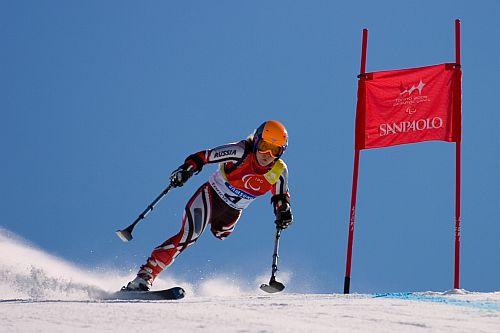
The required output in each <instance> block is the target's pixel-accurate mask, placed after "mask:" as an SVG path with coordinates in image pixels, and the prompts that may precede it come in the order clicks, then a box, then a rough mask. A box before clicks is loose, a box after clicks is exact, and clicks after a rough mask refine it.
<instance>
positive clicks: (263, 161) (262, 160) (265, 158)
mask: <svg viewBox="0 0 500 333" xmlns="http://www.w3.org/2000/svg"><path fill="white" fill-rule="evenodd" d="M255 156H256V157H257V162H259V164H260V165H261V166H268V165H269V164H271V163H273V161H274V159H275V158H274V157H273V156H272V155H271V154H270V153H268V152H267V153H261V152H260V151H258V150H257V152H256V153H255Z"/></svg>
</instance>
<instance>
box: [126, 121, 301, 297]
mask: <svg viewBox="0 0 500 333" xmlns="http://www.w3.org/2000/svg"><path fill="white" fill-rule="evenodd" d="M287 146H288V133H287V131H286V129H285V127H284V126H283V125H282V124H281V123H280V122H278V121H275V120H269V121H266V122H264V123H263V124H262V125H260V126H259V127H258V128H257V129H256V130H255V132H254V133H253V134H252V135H250V136H249V137H248V138H247V139H246V140H242V141H239V142H236V143H230V144H227V145H223V146H219V147H216V148H213V149H209V150H202V151H200V152H197V153H195V154H192V155H190V156H188V157H187V158H186V160H185V162H184V164H182V165H181V166H180V167H179V168H177V169H176V170H175V171H174V172H172V174H171V176H170V183H171V185H172V186H173V187H179V186H182V185H183V184H184V183H185V182H186V181H187V180H188V179H189V178H190V177H191V176H192V175H193V174H194V173H199V172H200V171H201V169H202V168H203V166H204V165H205V164H209V163H220V164H219V169H218V170H217V171H216V172H215V173H213V174H212V175H211V176H210V178H209V180H208V182H206V183H205V184H203V185H202V186H201V187H200V188H199V189H198V190H197V191H196V192H195V193H194V195H193V196H192V197H191V199H190V200H189V201H188V203H187V204H186V207H185V210H184V214H183V216H182V227H181V230H180V231H179V233H177V234H176V235H174V236H172V237H171V238H169V239H167V240H166V241H165V242H164V243H163V244H161V245H160V246H158V247H156V248H155V249H154V250H153V252H152V253H151V256H150V257H149V258H148V260H147V262H146V263H145V264H144V265H142V266H141V268H140V269H139V272H138V273H137V277H136V278H135V279H134V280H132V281H130V282H129V283H128V284H127V286H126V287H124V290H129V291H148V290H149V289H150V288H151V286H152V283H153V281H154V279H155V278H156V277H157V276H158V274H160V272H161V271H163V269H165V268H166V267H168V266H170V265H171V264H172V263H173V261H174V260H175V258H177V256H178V255H179V254H180V253H181V252H182V251H184V250H185V249H186V248H187V247H189V246H190V245H192V244H194V243H195V242H196V241H197V240H198V237H200V235H201V234H202V233H203V231H204V230H205V228H206V227H207V225H208V224H210V231H211V232H212V233H213V234H214V236H215V237H217V238H219V239H221V240H223V239H225V238H226V237H228V236H229V235H230V234H231V232H232V231H233V230H234V228H235V226H236V223H237V222H238V219H239V218H240V216H241V213H242V211H243V210H244V209H245V208H247V207H248V205H249V204H250V203H251V202H252V201H253V200H254V199H255V198H256V197H258V196H261V195H263V194H265V193H267V192H269V191H271V193H272V197H271V203H272V204H273V207H274V214H275V216H276V219H275V223H276V225H277V227H279V228H281V229H285V228H287V227H288V226H289V225H290V223H292V219H293V218H292V211H291V209H290V194H289V191H288V171H287V167H286V164H285V162H283V160H281V159H280V157H281V155H282V154H283V152H284V151H285V149H286V148H287Z"/></svg>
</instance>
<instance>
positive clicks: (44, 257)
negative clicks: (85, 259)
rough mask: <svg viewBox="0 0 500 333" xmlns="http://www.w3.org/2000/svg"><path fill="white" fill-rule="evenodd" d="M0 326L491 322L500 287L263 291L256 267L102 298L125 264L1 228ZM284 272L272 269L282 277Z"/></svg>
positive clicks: (168, 280) (375, 327) (165, 280)
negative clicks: (177, 291) (46, 245)
mask: <svg viewBox="0 0 500 333" xmlns="http://www.w3.org/2000/svg"><path fill="white" fill-rule="evenodd" d="M0 253H2V256H1V257H0V288H1V289H0V332H12V331H21V332H68V331H71V332H83V331H92V332H103V331H110V332H114V331H118V330H119V331H122V332H137V331H169V332H193V331H203V332H305V331H313V332H346V331H348V332H392V331H397V332H420V331H428V332H449V331H453V332H498V331H499V328H500V292H493V293H471V292H467V291H464V290H454V291H449V292H444V293H443V292H420V293H404V292H402V293H389V294H377V295H359V294H354V295H335V294H333V295H331V294H330V295H313V294H287V293H280V294H272V295H269V294H265V293H263V292H261V291H259V290H258V287H257V286H258V285H259V284H260V283H261V282H262V281H265V280H266V279H267V278H268V275H267V274H266V275H264V274H263V275H262V276H259V277H257V278H256V279H255V281H252V282H249V283H245V282H244V281H243V280H240V279H237V278H234V277H233V278H232V279H230V278H228V277H225V276H217V277H214V278H210V279H205V280H202V281H201V282H200V283H199V284H196V285H193V284H190V283H187V282H183V281H178V280H176V279H175V278H173V277H171V276H168V275H167V276H164V277H162V278H161V279H160V280H158V281H157V283H155V287H156V288H158V289H162V288H168V287H171V286H174V285H181V286H182V287H183V288H185V289H186V291H187V296H186V298H184V299H183V300H179V301H103V300H102V299H103V297H105V296H106V295H109V294H110V293H111V292H113V291H115V290H116V288H117V286H121V285H122V284H123V283H124V281H127V280H128V279H130V278H132V276H130V274H128V273H126V274H125V273H121V272H111V273H106V274H104V273H102V272H93V271H88V270H84V269H81V268H79V267H76V266H75V265H74V264H71V263H69V262H66V261H64V260H62V259H60V258H57V257H55V256H52V255H50V254H47V253H45V252H44V251H42V250H40V249H38V248H36V247H35V246H34V245H32V244H29V243H28V242H26V241H24V240H22V239H19V238H18V237H16V236H15V235H13V234H10V233H8V232H7V231H5V230H0ZM290 277H291V274H280V279H281V278H283V281H284V282H286V283H288V282H289V279H290Z"/></svg>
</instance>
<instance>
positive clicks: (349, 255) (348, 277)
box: [344, 29, 368, 294]
mask: <svg viewBox="0 0 500 333" xmlns="http://www.w3.org/2000/svg"><path fill="white" fill-rule="evenodd" d="M367 41H368V29H363V43H362V46H361V67H360V75H363V74H365V73H366V46H367ZM358 174H359V149H358V148H357V147H356V148H355V149H354V167H353V171H352V191H351V210H350V213H349V238H348V241H347V259H346V268H345V279H344V294H349V289H350V285H351V261H352V244H353V240H354V218H355V215H356V196H357V195H356V194H357V191H358Z"/></svg>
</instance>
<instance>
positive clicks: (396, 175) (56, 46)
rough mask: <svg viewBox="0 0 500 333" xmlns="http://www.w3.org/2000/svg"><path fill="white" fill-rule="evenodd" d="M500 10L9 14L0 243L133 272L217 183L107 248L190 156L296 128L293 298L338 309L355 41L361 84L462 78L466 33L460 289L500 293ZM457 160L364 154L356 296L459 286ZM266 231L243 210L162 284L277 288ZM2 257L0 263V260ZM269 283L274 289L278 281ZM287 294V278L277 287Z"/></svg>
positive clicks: (483, 6) (282, 4)
mask: <svg viewBox="0 0 500 333" xmlns="http://www.w3.org/2000/svg"><path fill="white" fill-rule="evenodd" d="M499 9H500V5H499V4H498V3H497V2H495V1H481V2H476V3H472V2H470V1H439V2H434V1H419V2H401V1H377V2H371V1H366V2H363V1H361V2H352V3H350V2H344V3H342V4H340V3H337V2H334V1H189V2H172V1H147V2H141V3H138V2H135V1H79V2H77V1H44V2H41V1H3V2H1V3H0V43H1V49H2V52H0V90H1V92H2V93H1V96H2V98H1V99H0V114H1V122H0V148H1V152H2V163H1V164H0V171H1V172H0V182H1V186H0V208H1V211H2V219H1V220H0V226H1V227H3V228H6V229H8V230H10V231H13V232H15V233H17V234H19V235H21V236H22V237H24V238H26V239H28V240H30V241H32V242H33V243H35V244H37V245H38V246H40V247H42V248H43V249H45V250H47V251H49V252H51V253H54V254H57V255H59V256H62V257H64V258H66V259H68V260H71V261H73V262H75V263H77V264H80V265H84V266H86V267H89V268H101V269H109V268H110V267H112V268H114V269H133V270H135V269H136V267H137V265H139V264H141V263H142V262H143V260H144V258H145V257H146V256H147V255H149V253H150V251H151V249H152V248H153V246H155V245H157V244H159V243H161V242H162V241H163V240H165V239H166V238H168V237H169V236H170V235H172V234H173V233H176V232H177V230H178V229H179V228H180V218H181V214H182V209H183V207H184V205H185V203H186V201H187V200H188V198H189V197H190V196H191V194H192V193H193V192H194V190H195V189H196V188H197V187H198V186H199V185H200V184H202V183H203V182H204V181H205V180H206V179H207V177H208V176H209V175H210V173H211V172H213V171H214V170H215V166H207V167H206V168H205V169H204V170H203V172H202V173H201V174H199V175H197V176H196V177H194V178H192V179H191V180H190V182H189V184H187V185H186V186H185V187H183V188H181V189H178V190H175V191H173V192H171V193H169V194H168V197H167V198H166V199H165V201H162V202H161V203H160V205H159V207H158V209H157V210H155V211H154V212H153V213H152V214H151V215H150V216H149V217H148V219H147V221H145V222H144V223H143V224H141V225H140V226H138V227H137V229H136V231H135V239H134V240H133V241H132V242H130V243H128V244H124V243H122V242H121V241H120V240H119V239H118V238H117V237H116V236H115V234H114V231H115V230H116V229H118V228H121V227H124V226H126V225H128V224H129V223H130V222H132V221H133V220H134V219H135V217H136V216H137V215H138V214H139V213H140V212H141V211H142V210H143V209H144V208H145V207H146V205H147V204H148V203H149V202H150V200H152V199H153V198H154V197H155V196H156V195H157V194H158V193H159V192H160V191H161V190H162V189H163V187H164V186H165V185H166V183H167V182H168V176H169V174H170V172H171V171H172V170H173V169H175V168H176V167H177V166H178V165H179V164H181V163H182V161H183V160H184V158H185V157H186V156H187V155H189V154H191V153H193V152H195V151H198V150H201V149H204V148H210V147H213V146H216V145H219V144H223V143H226V142H232V141H237V140H239V139H241V138H244V137H246V135H247V134H249V133H250V132H251V131H252V130H253V129H255V128H256V127H257V126H258V125H259V124H260V123H262V122H263V121H264V120H266V119H278V120H280V121H282V122H283V123H284V124H285V125H286V126H287V128H288V130H289V134H290V145H289V149H288V150H287V152H286V153H285V155H284V159H285V161H286V162H287V164H288V167H289V174H290V188H291V191H292V196H293V199H292V205H293V211H294V216H295V223H294V225H293V226H292V227H291V228H290V229H289V230H287V231H286V232H285V233H284V234H283V237H282V244H281V258H280V268H281V269H283V270H284V271H288V272H292V273H293V280H292V282H291V285H290V286H289V288H290V290H294V291H298V292H304V291H310V292H341V291H342V284H343V279H344V270H345V251H346V243H347V222H348V217H349V201H350V190H351V178H352V160H353V145H354V128H353V126H354V111H355V103H356V75H357V74H358V71H359V60H360V47H361V31H362V28H365V27H366V28H368V29H369V40H368V61H367V71H375V70H382V69H392V68H407V67H417V66H424V65H431V64H436V63H443V62H452V61H454V19H455V18H460V19H461V20H462V65H463V72H464V76H463V123H464V125H463V197H462V203H463V204H462V219H463V228H462V275H461V277H462V287H463V288H465V289H469V290H481V291H491V290H499V287H500V286H499V282H498V281H500V279H499V277H500V265H498V253H500V245H499V242H498V240H497V239H498V235H499V234H500V224H499V223H498V218H499V216H500V199H499V197H500V181H499V177H498V170H499V169H500V158H499V156H498V147H499V144H500V136H499V134H498V125H499V123H500V116H499V114H498V112H497V111H498V110H497V109H498V107H497V105H496V102H495V100H494V96H495V95H496V94H497V90H498V83H497V79H496V77H495V73H496V72H497V71H498V69H499V67H500V60H499V57H498V56H497V54H498V52H499V44H498V42H497V37H498V35H499V33H500V31H499V30H500V28H499V27H498V24H497V20H498V17H499V15H500V10H499ZM454 152H455V150H454V145H453V144H448V143H442V142H431V143H422V144H414V145H406V146H397V147H392V148H386V149H377V150H370V151H363V152H362V154H361V169H360V179H359V191H358V209H357V219H356V234H355V243H354V259H353V268H352V283H351V290H352V291H356V292H385V291H403V290H447V289H451V287H452V283H453V241H454V239H453V236H454V229H453V228H454ZM272 241H273V214H272V208H271V206H270V205H269V198H268V197H267V196H266V197H264V198H261V199H260V200H257V201H256V202H255V203H253V204H252V205H251V206H250V208H249V209H248V210H246V211H245V213H244V215H243V217H242V218H241V220H240V221H239V224H238V226H237V228H236V230H235V232H234V233H233V235H231V236H230V237H229V238H228V239H227V240H225V241H223V242H221V241H219V240H217V239H215V238H214V237H213V236H212V235H211V234H209V233H206V234H204V235H203V236H202V237H201V239H200V240H199V242H198V243H197V244H196V245H195V246H193V247H191V248H190V249H189V250H187V251H186V252H185V253H183V254H182V255H181V256H180V257H179V258H178V260H177V261H176V263H175V264H174V266H172V267H171V268H170V269H169V270H170V272H171V273H172V274H174V275H176V276H180V277H183V278H186V279H189V280H192V281H196V280H197V279H200V278H204V277H207V276H213V275H217V274H225V275H230V276H234V277H235V278H238V277H243V278H246V277H249V279H250V278H251V277H253V276H256V275H258V274H261V273H262V272H267V271H269V270H270V267H269V266H270V261H271V254H272V245H273V244H272ZM2 255H7V254H2ZM278 274H279V273H278ZM278 276H279V275H278Z"/></svg>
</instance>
